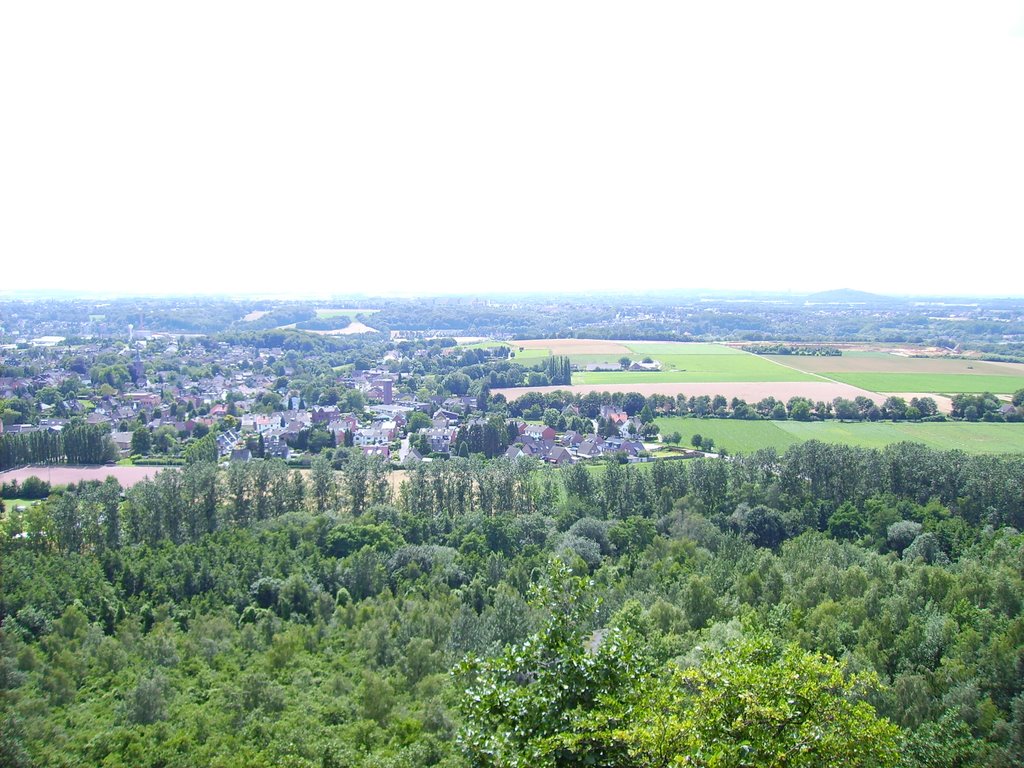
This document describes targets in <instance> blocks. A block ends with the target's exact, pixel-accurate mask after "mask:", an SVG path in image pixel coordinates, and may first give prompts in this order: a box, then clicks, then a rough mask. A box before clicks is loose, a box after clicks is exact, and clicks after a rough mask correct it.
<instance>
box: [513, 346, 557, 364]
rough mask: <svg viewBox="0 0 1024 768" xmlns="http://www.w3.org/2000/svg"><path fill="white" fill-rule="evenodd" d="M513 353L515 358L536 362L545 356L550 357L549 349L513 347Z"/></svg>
mask: <svg viewBox="0 0 1024 768" xmlns="http://www.w3.org/2000/svg"><path fill="white" fill-rule="evenodd" d="M513 352H514V353H515V358H514V359H515V360H520V361H526V362H529V363H536V362H539V361H541V360H544V359H545V358H548V357H551V350H550V349H524V350H519V349H513Z"/></svg>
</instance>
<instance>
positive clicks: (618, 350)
mask: <svg viewBox="0 0 1024 768" xmlns="http://www.w3.org/2000/svg"><path fill="white" fill-rule="evenodd" d="M509 344H510V345H511V346H512V348H513V349H517V348H519V347H522V348H523V349H550V350H551V354H553V355H619V356H622V355H632V354H634V352H633V350H631V349H630V348H629V347H627V346H625V344H624V343H623V342H621V341H605V340H604V339H526V340H525V341H510V342H509Z"/></svg>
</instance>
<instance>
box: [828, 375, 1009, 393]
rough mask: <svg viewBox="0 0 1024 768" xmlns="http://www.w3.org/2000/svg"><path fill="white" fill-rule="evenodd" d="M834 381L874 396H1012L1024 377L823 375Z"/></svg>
mask: <svg viewBox="0 0 1024 768" xmlns="http://www.w3.org/2000/svg"><path fill="white" fill-rule="evenodd" d="M822 375H823V376H827V377H829V378H830V379H834V380H835V381H841V382H842V383H844V384H850V385H852V386H854V387H860V388H861V389H867V390H870V391H871V392H932V393H935V394H945V395H956V394H959V393H961V392H968V393H980V392H993V393H995V394H997V395H999V394H1003V395H1006V394H1012V393H1013V392H1016V391H1017V390H1018V389H1022V388H1024V377H1022V376H991V375H988V374H970V373H963V374H960V373H823V374H822Z"/></svg>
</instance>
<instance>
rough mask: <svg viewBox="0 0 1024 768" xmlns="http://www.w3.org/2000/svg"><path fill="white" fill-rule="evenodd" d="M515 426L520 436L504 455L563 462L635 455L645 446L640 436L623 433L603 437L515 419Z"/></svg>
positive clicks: (631, 457)
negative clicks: (632, 437) (559, 430)
mask: <svg viewBox="0 0 1024 768" xmlns="http://www.w3.org/2000/svg"><path fill="white" fill-rule="evenodd" d="M516 426H517V428H518V430H519V437H517V438H516V440H515V442H513V443H512V445H510V446H509V448H508V450H507V451H506V452H505V457H506V458H509V459H517V458H519V457H521V456H530V457H533V458H536V459H540V460H541V461H543V462H545V463H547V464H554V465H556V466H563V465H565V464H574V463H576V462H577V461H580V460H582V459H596V458H598V457H600V456H603V455H604V454H606V453H616V452H621V453H624V454H625V455H626V456H627V457H628V458H630V459H635V458H638V457H639V456H640V453H641V451H643V450H644V445H643V443H641V442H640V441H639V440H633V439H630V438H626V437H622V436H615V437H603V436H601V435H598V434H588V435H584V434H581V433H579V432H574V431H568V432H564V433H558V432H556V431H555V429H554V428H553V427H548V426H544V425H542V424H541V425H537V424H527V423H525V422H516Z"/></svg>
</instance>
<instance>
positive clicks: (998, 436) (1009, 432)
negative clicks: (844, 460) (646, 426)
mask: <svg viewBox="0 0 1024 768" xmlns="http://www.w3.org/2000/svg"><path fill="white" fill-rule="evenodd" d="M657 423H658V426H659V427H660V428H661V433H662V434H663V435H664V434H668V433H671V432H679V434H680V435H682V436H683V444H684V445H688V444H689V442H690V438H691V437H692V436H693V435H694V434H699V435H702V436H704V437H710V438H712V439H713V440H714V441H715V445H716V446H719V447H724V448H725V449H726V450H727V451H729V452H730V453H749V452H750V451H756V450H758V449H760V448H768V447H775V448H777V449H779V450H780V451H784V450H785V449H786V448H788V447H789V446H791V445H795V444H796V443H802V442H805V441H807V440H821V441H822V442H826V443H845V444H848V445H857V446H861V447H864V448H884V447H885V446H887V445H890V444H892V443H899V442H904V441H910V442H915V443H924V444H925V445H927V446H928V447H929V448H935V449H938V450H952V449H959V450H963V451H967V452H969V453H1024V424H989V423H984V422H962V421H955V422H954V421H948V422H927V423H911V422H839V421H812V422H801V421H740V420H735V419H695V418H686V417H679V416H676V417H670V418H661V419H658V420H657Z"/></svg>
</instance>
